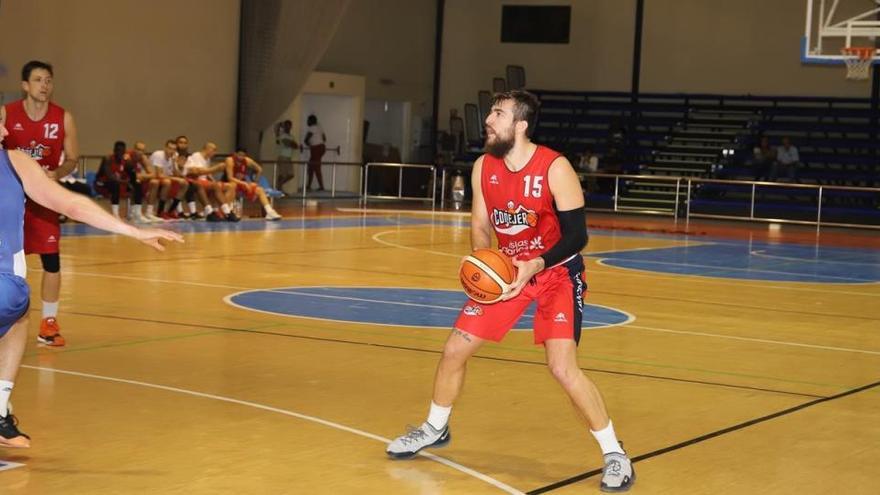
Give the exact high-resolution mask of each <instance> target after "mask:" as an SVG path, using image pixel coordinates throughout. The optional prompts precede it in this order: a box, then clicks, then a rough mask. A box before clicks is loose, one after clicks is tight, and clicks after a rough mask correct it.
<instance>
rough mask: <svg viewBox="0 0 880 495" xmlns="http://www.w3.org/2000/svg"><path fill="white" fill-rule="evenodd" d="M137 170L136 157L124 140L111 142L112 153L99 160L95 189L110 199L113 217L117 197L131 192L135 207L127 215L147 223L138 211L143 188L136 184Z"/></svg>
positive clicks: (115, 211) (117, 200)
mask: <svg viewBox="0 0 880 495" xmlns="http://www.w3.org/2000/svg"><path fill="white" fill-rule="evenodd" d="M151 168H152V167H151ZM137 170H138V163H137V161H136V157H135V156H134V155H133V154H132V153H130V152H128V151H126V150H125V142H123V141H116V143H114V144H113V153H112V154H111V155H109V156H105V157H104V159H102V160H101V166H100V168H98V174H97V177H96V179H95V189H97V191H98V192H99V193H101V195H102V196H104V197H105V198H108V199H110V210H111V211H112V212H113V216H115V217H119V199H120V198H121V197H122V195H123V194H126V193H131V194H132V195H133V196H134V204H135V207H134V208H133V209H132V211H130V212H129V217H130V218H131V219H132V220H134V221H136V222H141V223H149V222H150V221H149V220H147V219H146V218H144V217H143V215H142V214H141V211H140V206H141V202H142V200H143V189H142V188H141V187H140V186H139V185H138V184H137Z"/></svg>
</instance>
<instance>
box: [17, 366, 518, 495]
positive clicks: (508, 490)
mask: <svg viewBox="0 0 880 495" xmlns="http://www.w3.org/2000/svg"><path fill="white" fill-rule="evenodd" d="M21 367H22V368H27V369H32V370H37V371H43V372H47V373H58V374H62V375H71V376H78V377H81V378H92V379H95V380H103V381H108V382H115V383H124V384H127V385H136V386H139V387H147V388H153V389H157V390H164V391H166V392H174V393H178V394H184V395H191V396H193V397H201V398H203V399H211V400H216V401H220V402H228V403H230V404H237V405H240V406H246V407H252V408H254V409H261V410H263V411H269V412H273V413H277V414H283V415H285V416H290V417H293V418H297V419H302V420H305V421H311V422H312V423H317V424H319V425H323V426H328V427H330V428H334V429H337V430H341V431H344V432H346V433H351V434H353V435H358V436H361V437H364V438H369V439H371V440H376V441H378V442H382V443H384V444H387V443H389V442H391V440H390V439H388V438H385V437H381V436H379V435H374V434H372V433H369V432H366V431H363V430H358V429H357V428H352V427H350V426H345V425H342V424H339V423H334V422H332V421H327V420H326V419H321V418H318V417H315V416H309V415H307V414H302V413H298V412H295V411H290V410H288V409H280V408H277V407H272V406H267V405H265V404H258V403H256V402H249V401H244V400H239V399H233V398H231V397H224V396H222V395H214V394H206V393H204V392H196V391H195V390H188V389H185V388H177V387H169V386H167V385H159V384H156V383H149V382H141V381H137V380H127V379H124V378H114V377H111V376H103V375H94V374H91V373H82V372H79V371H69V370H60V369H56V368H46V367H42V366H30V365H26V364H23V365H21ZM418 455H420V456H422V457H426V458H428V459H431V460H432V461H434V462H438V463H440V464H443V465H445V466H448V467H451V468H452V469H455V470H457V471H460V472H462V473H464V474H466V475H468V476H472V477H474V478H477V479H478V480H480V481H483V482H485V483H488V484H490V485H492V486H494V487H495V488H498V489H499V490H501V491H504V492H506V493H512V494H516V495H525V494H524V493H523V492H521V491H519V490H517V489H516V488H513V487H511V486H510V485H507V484H505V483H503V482H501V481H498V480H496V479H495V478H492V477H490V476H487V475H485V474H483V473H480V472H479V471H474V470H473V469H471V468H469V467H467V466H463V465H461V464H458V463H457V462H455V461H451V460H449V459H447V458H445V457H441V456H438V455H435V454H429V453H427V452H419V454H418ZM389 462H391V461H389Z"/></svg>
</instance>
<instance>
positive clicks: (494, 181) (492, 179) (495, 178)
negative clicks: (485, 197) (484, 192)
mask: <svg viewBox="0 0 880 495" xmlns="http://www.w3.org/2000/svg"><path fill="white" fill-rule="evenodd" d="M489 184H492V185H493V186H497V185H498V176H497V175H495V174H492V177H489Z"/></svg>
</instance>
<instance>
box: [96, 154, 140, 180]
mask: <svg viewBox="0 0 880 495" xmlns="http://www.w3.org/2000/svg"><path fill="white" fill-rule="evenodd" d="M105 160H106V163H107V165H108V167H107V168H106V169H105V168H104V167H101V169H100V170H98V180H100V181H102V182H103V181H106V180H109V179H113V180H117V181H122V182H128V173H129V171H132V170H133V169H134V167H135V162H134V161H132V159H131V155H130V154H129V152H125V154H124V155H122V159H121V160H119V159H117V158H116V155H110V156H108V157H107V158H105Z"/></svg>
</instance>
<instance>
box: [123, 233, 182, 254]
mask: <svg viewBox="0 0 880 495" xmlns="http://www.w3.org/2000/svg"><path fill="white" fill-rule="evenodd" d="M134 238H135V239H137V240H139V241H141V242H143V243H144V244H146V245H147V246H150V247H151V248H153V249H155V250H156V251H165V246H164V245H163V244H162V243H161V242H160V241H161V240H163V239H164V240H165V241H171V242H181V243H182V242H184V241H183V236H182V235H180V234H178V233H177V232H171V231H170V230H164V229H137V231H136V233H135V235H134Z"/></svg>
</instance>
